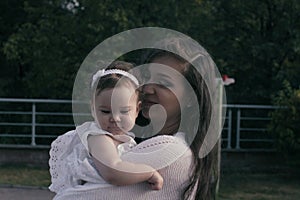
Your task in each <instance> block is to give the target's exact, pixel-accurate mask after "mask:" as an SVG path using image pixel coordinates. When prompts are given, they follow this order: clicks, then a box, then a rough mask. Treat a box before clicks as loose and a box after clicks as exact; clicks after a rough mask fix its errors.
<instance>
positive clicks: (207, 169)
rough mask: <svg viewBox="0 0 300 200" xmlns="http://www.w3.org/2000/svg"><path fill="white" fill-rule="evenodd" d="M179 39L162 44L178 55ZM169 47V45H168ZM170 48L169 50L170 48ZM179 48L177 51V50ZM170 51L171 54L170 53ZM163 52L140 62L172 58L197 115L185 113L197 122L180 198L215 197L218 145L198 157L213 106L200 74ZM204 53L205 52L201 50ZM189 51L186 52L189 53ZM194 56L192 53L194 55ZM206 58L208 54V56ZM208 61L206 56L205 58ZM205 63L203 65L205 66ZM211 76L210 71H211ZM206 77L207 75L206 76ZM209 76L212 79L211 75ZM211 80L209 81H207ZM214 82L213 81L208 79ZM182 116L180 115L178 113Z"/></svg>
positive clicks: (154, 52) (153, 51)
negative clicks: (193, 99) (187, 176)
mask: <svg viewBox="0 0 300 200" xmlns="http://www.w3.org/2000/svg"><path fill="white" fill-rule="evenodd" d="M180 42H182V40H180V39H179V40H177V38H176V39H174V40H172V39H171V40H169V41H167V42H165V44H166V46H168V47H169V48H170V47H171V49H170V50H171V51H172V50H173V49H174V48H175V49H177V51H178V52H181V51H186V49H183V48H184V47H182V46H181V44H180ZM172 45H173V46H172ZM172 48H173V49H172ZM179 48H181V49H180V50H178V49H179ZM173 52H174V51H173ZM173 52H170V51H166V50H161V49H151V50H149V52H148V53H147V54H146V56H145V58H144V60H143V62H144V63H149V62H151V61H153V60H154V59H157V58H162V57H173V58H175V59H177V60H178V62H179V63H180V64H181V65H182V66H183V72H182V74H183V75H184V77H185V78H186V80H187V81H188V82H189V83H190V85H191V86H192V88H193V90H194V92H195V94H196V96H197V103H198V109H199V113H200V116H197V117H196V116H193V113H195V112H194V111H195V110H194V109H195V108H193V107H191V108H190V111H191V112H187V113H185V115H186V116H188V117H189V119H191V120H190V121H191V122H192V121H193V120H199V124H198V127H197V131H196V134H195V138H194V139H193V140H192V142H191V145H190V149H191V151H192V153H193V164H192V169H191V179H190V181H189V183H188V185H187V187H186V188H185V190H184V193H183V194H182V199H184V200H188V199H191V198H192V197H194V199H195V200H210V199H215V198H216V186H217V182H218V178H219V177H218V173H215V172H216V167H217V159H218V145H215V147H214V148H213V149H212V151H210V153H209V154H208V155H206V156H205V157H204V158H200V157H199V152H200V148H201V146H202V144H203V141H204V138H205V136H206V134H207V131H208V127H209V124H210V119H211V115H212V112H213V105H212V104H213V103H212V100H211V99H210V95H209V90H208V87H207V85H206V83H205V81H204V78H203V77H202V75H201V74H200V73H199V72H198V71H197V69H195V67H194V66H193V65H192V64H191V63H189V62H187V61H186V60H185V59H183V58H182V57H181V56H179V55H177V54H175V53H173ZM205 52H206V51H205ZM189 53H191V52H188V53H187V54H189ZM194 53H195V52H194ZM208 56H209V55H208ZM209 59H210V57H209ZM206 64H207V63H206ZM212 73H213V72H212ZM208 76H210V75H208ZM212 77H213V76H212ZM211 79H213V78H211ZM212 81H214V80H212ZM182 117H185V116H183V113H182ZM186 128H187V129H186V130H184V131H185V132H186V133H187V134H188V133H192V132H194V131H195V129H194V127H193V126H186Z"/></svg>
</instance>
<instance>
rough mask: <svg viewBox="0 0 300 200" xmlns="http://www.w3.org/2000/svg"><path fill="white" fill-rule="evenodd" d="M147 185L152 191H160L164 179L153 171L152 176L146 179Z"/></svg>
mask: <svg viewBox="0 0 300 200" xmlns="http://www.w3.org/2000/svg"><path fill="white" fill-rule="evenodd" d="M148 183H149V184H150V185H151V189H152V190H161V189H162V186H163V183H164V179H163V177H162V176H161V175H160V174H159V173H158V172H157V171H154V172H153V174H152V176H151V177H150V178H149V179H148Z"/></svg>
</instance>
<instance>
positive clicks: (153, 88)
mask: <svg viewBox="0 0 300 200" xmlns="http://www.w3.org/2000/svg"><path fill="white" fill-rule="evenodd" d="M155 63H158V64H162V65H165V66H168V67H169V68H168V67H163V66H161V65H160V66H157V65H155ZM181 71H183V65H182V63H181V62H180V61H179V60H177V59H176V58H173V57H171V56H163V57H159V58H156V59H154V60H153V61H152V64H150V66H149V77H148V80H147V81H146V83H145V84H144V86H143V93H144V101H143V103H142V113H143V115H144V117H146V118H148V119H150V115H149V109H150V107H151V106H153V105H155V104H160V105H161V106H163V107H164V109H165V111H166V114H167V117H166V122H165V125H164V127H163V129H162V130H161V131H160V133H161V134H173V133H174V132H176V131H177V130H176V129H177V128H178V126H179V124H180V120H181V117H180V116H181V109H180V104H179V101H180V102H185V99H186V98H188V97H186V96H185V82H184V76H183V75H182V74H181ZM147 83H148V84H147ZM175 94H176V95H175ZM151 118H152V119H155V120H159V119H160V118H162V116H161V113H159V112H158V114H156V113H155V112H154V113H152V112H151ZM162 120H163V119H162Z"/></svg>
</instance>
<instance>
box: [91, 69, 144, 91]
mask: <svg viewBox="0 0 300 200" xmlns="http://www.w3.org/2000/svg"><path fill="white" fill-rule="evenodd" d="M109 74H120V75H122V76H126V77H128V78H129V79H130V80H132V81H133V82H134V83H135V84H136V85H137V86H138V85H139V81H138V80H137V78H135V76H133V75H132V74H130V73H128V72H126V71H124V70H120V69H109V70H105V69H100V70H98V71H97V72H96V73H95V74H94V75H93V79H92V85H91V86H92V87H93V86H94V85H95V83H96V81H97V80H98V78H100V77H103V76H106V75H109Z"/></svg>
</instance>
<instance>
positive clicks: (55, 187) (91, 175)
mask: <svg viewBox="0 0 300 200" xmlns="http://www.w3.org/2000/svg"><path fill="white" fill-rule="evenodd" d="M102 134H106V135H110V136H111V137H113V138H114V139H116V140H118V141H120V142H122V143H121V144H119V145H118V146H117V150H118V153H119V155H120V156H122V155H123V154H124V153H126V152H127V151H129V150H130V149H131V148H132V147H134V146H135V145H136V143H135V141H134V140H133V138H132V137H134V135H133V133H128V135H112V134H111V133H109V132H107V131H104V130H102V129H100V128H98V126H97V125H96V123H94V122H86V123H84V124H82V125H80V126H78V127H77V128H76V129H75V130H72V131H69V132H67V133H65V134H64V135H61V136H59V137H58V138H57V139H56V140H54V141H53V142H52V144H51V149H50V159H49V166H50V174H51V182H52V184H51V185H50V186H49V189H50V190H51V191H53V192H55V193H57V194H59V193H61V192H62V191H64V192H66V191H81V190H90V189H93V188H103V187H109V186H112V185H111V184H109V183H107V182H106V181H105V180H104V179H103V178H102V177H101V176H100V175H99V173H98V172H97V170H96V169H95V167H94V166H93V162H92V160H91V156H90V154H89V152H88V144H87V138H88V136H89V135H102Z"/></svg>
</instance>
